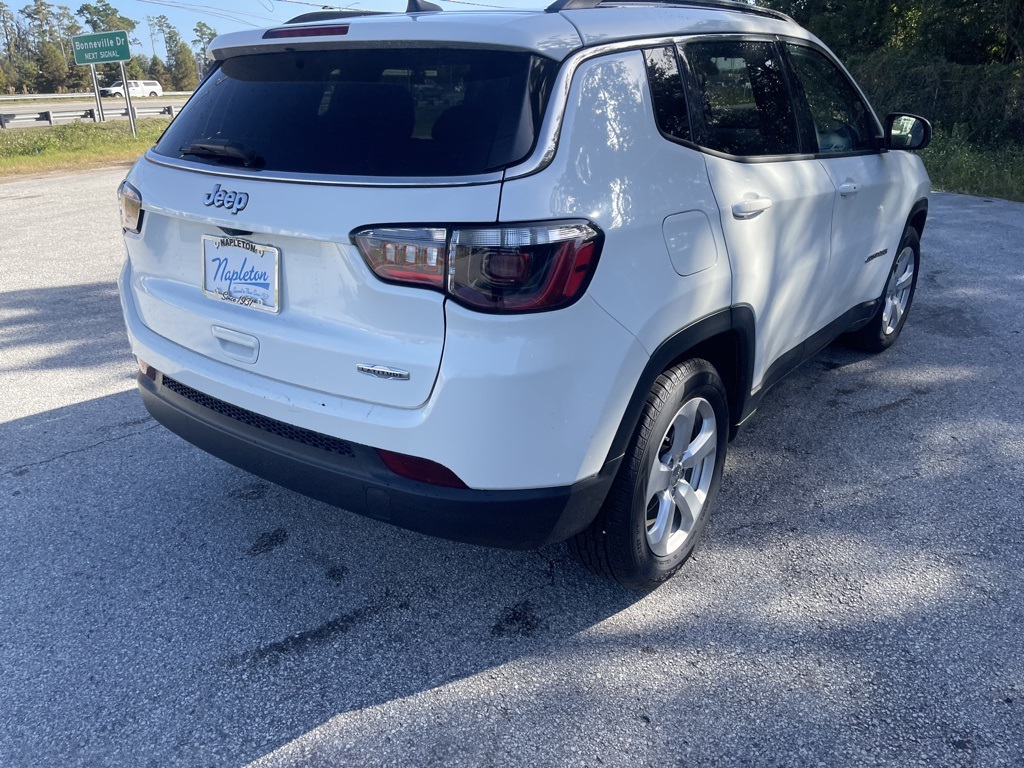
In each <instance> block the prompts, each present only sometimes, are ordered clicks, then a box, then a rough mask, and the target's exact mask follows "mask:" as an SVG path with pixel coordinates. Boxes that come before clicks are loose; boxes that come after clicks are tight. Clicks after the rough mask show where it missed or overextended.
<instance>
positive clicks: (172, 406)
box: [138, 372, 620, 549]
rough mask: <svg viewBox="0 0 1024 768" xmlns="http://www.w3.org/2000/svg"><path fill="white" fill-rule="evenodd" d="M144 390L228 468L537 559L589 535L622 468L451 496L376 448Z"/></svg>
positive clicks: (158, 409) (176, 393)
mask: <svg viewBox="0 0 1024 768" xmlns="http://www.w3.org/2000/svg"><path fill="white" fill-rule="evenodd" d="M154 373H155V372H154ZM138 381H139V390H140V392H141V393H142V400H143V402H144V403H145V405H146V408H147V409H148V410H149V412H150V413H151V414H152V415H153V417H154V418H155V419H156V420H157V421H159V422H160V423H161V424H163V425H164V426H165V427H167V428H168V429H170V430H171V431H172V432H174V433H175V434H177V435H179V436H181V437H183V438H184V439H186V440H188V441H189V442H190V443H192V444H193V445H196V446H198V447H199V448H202V449H203V450H204V451H207V452H208V453H211V454H213V455H214V456H217V457H218V458H221V459H223V460H224V461H227V462H229V463H231V464H234V465H235V466H237V467H240V468H241V469H244V470H246V471H248V472H252V473H253V474H255V475H259V476H260V477H263V478H266V479H267V480H270V481H272V482H274V483H277V484H278V485H282V486H284V487H285V488H290V489H292V490H294V491H298V492H299V493H302V494H305V495H307V496H310V497H312V498H315V499H319V500H321V501H325V502H327V503H329V504H333V505H335V506H338V507H342V508H344V509H347V510H349V511H350V512H355V513H357V514H361V515H365V516H368V517H373V518H376V519H378V520H383V521H386V522H389V523H392V524H394V525H397V526H400V527H402V528H408V529H410V530H413V531H419V532H421V533H426V534H429V535H432V536H440V537H442V538H446V539H452V540H455V541H464V542H468V543H472V544H483V545H487V546H493V547H503V548H507V549H534V548H536V547H540V546H543V545H545V544H551V543H554V542H556V541H561V540H564V539H567V538H569V537H570V536H572V535H574V534H576V533H578V532H580V531H582V530H583V529H584V528H586V527H587V525H589V524H590V522H591V521H592V520H593V519H594V517H595V516H596V514H597V511H598V509H599V508H600V506H601V504H602V502H603V501H604V498H605V496H606V495H607V493H608V489H609V487H610V486H611V482H612V480H613V479H614V477H615V472H616V470H617V469H618V465H619V461H620V459H616V460H614V461H611V462H609V463H608V464H606V465H605V466H604V468H603V469H602V470H601V472H600V473H599V474H597V475H595V476H594V477H591V478H587V479H585V480H581V481H579V482H578V483H575V484H573V485H570V486H561V487H556V488H539V489H528V490H515V491H481V490H473V489H459V488H445V487H442V486H436V485H431V484H428V483H421V482H417V481H415V480H409V479H407V478H404V477H400V476H399V475H396V474H394V473H393V472H391V470H389V469H388V468H387V467H386V466H385V465H384V463H383V461H381V459H380V457H379V456H378V454H377V451H376V450H374V449H373V448H370V447H368V446H364V445H359V444H357V443H352V442H349V441H345V440H340V439H338V438H334V437H331V436H329V435H322V434H320V433H317V432H312V431H310V430H307V429H303V428H301V427H294V426H292V425H289V424H286V423H284V422H280V421H276V420H274V419H269V418H267V417H265V416H262V415H260V414H257V413H253V412H252V411H248V410H245V409H243V408H239V407H238V406H234V405H231V404H230V403H225V402H224V401H222V400H217V399H216V398H213V397H210V396H209V395H206V394H204V393H201V392H199V391H198V390H194V389H192V388H191V387H187V386H185V385H183V384H181V383H179V382H177V381H174V380H172V379H170V378H168V377H164V376H161V375H159V374H156V375H153V376H152V377H150V376H145V375H140V376H139V379H138Z"/></svg>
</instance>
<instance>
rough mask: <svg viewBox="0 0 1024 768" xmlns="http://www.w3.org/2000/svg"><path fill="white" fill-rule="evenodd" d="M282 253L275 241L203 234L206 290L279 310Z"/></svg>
mask: <svg viewBox="0 0 1024 768" xmlns="http://www.w3.org/2000/svg"><path fill="white" fill-rule="evenodd" d="M280 255H281V251H280V250H279V249H278V248H275V247H274V246H271V245H261V244H259V243H253V242H250V241H249V240H244V239H242V238H238V237H215V236H211V235H203V293H205V294H206V295H207V296H210V297H212V298H214V299H219V300H221V301H229V302H231V303H233V304H238V305H239V306H243V307H250V308H252V309H261V310H263V311H265V312H277V311H278V310H279V309H280V307H279V305H278V274H279V263H280Z"/></svg>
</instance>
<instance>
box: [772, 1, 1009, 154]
mask: <svg viewBox="0 0 1024 768" xmlns="http://www.w3.org/2000/svg"><path fill="white" fill-rule="evenodd" d="M759 4H760V5H766V6H769V7H771V8H774V9H776V10H779V11H783V12H784V13H787V14H789V15H790V16H792V17H793V18H794V19H796V21H798V22H799V23H800V24H802V25H803V26H805V27H806V28H807V29H809V30H811V31H812V32H814V33H815V34H816V35H818V37H820V38H821V39H822V40H824V41H825V42H826V43H827V44H828V46H829V47H830V48H831V49H832V50H834V51H835V52H836V53H837V54H838V55H839V56H840V58H842V59H843V60H844V61H845V62H846V64H847V66H848V67H849V68H850V70H851V71H852V72H853V74H854V76H855V77H856V78H857V80H858V82H859V83H860V84H861V86H862V87H863V88H864V90H865V92H866V93H867V94H868V96H869V98H870V99H871V101H872V103H873V104H874V106H875V107H876V108H877V109H878V110H879V111H880V112H881V113H882V114H885V113H887V112H890V111H896V110H907V111H911V112H917V113H918V114H921V115H924V116H925V117H927V118H929V119H930V120H932V121H933V123H934V124H935V126H936V128H937V129H939V130H940V131H941V132H943V133H944V134H946V135H955V136H957V137H959V138H960V139H962V140H964V141H966V142H968V143H970V144H972V145H978V146H987V147H993V148H998V147H1005V146H1007V145H1015V146H1024V0H977V1H976V2H970V0H968V1H967V2H964V1H963V0H928V1H927V2H925V1H924V0H759Z"/></svg>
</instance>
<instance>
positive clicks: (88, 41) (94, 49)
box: [71, 30, 136, 136]
mask: <svg viewBox="0 0 1024 768" xmlns="http://www.w3.org/2000/svg"><path fill="white" fill-rule="evenodd" d="M71 47H72V49H73V50H74V52H75V64H78V65H79V66H85V65H86V64H88V65H89V67H90V68H91V69H92V87H93V92H94V94H95V95H96V106H97V108H98V110H99V112H98V114H99V116H100V120H101V121H102V120H103V119H104V118H105V116H104V114H103V104H102V102H101V101H100V88H99V81H98V80H97V79H96V65H97V64H115V63H118V64H120V65H121V82H122V83H123V84H124V100H125V104H127V106H128V121H129V122H130V123H131V126H132V136H135V135H136V132H135V110H134V109H133V108H132V95H131V89H130V88H129V87H128V79H127V78H126V77H125V71H124V62H126V61H130V60H131V58H132V54H131V51H130V50H129V47H128V33H127V32H125V31H124V30H114V31H112V32H93V33H91V34H87V35H75V36H74V37H72V38H71Z"/></svg>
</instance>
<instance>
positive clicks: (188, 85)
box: [167, 31, 199, 91]
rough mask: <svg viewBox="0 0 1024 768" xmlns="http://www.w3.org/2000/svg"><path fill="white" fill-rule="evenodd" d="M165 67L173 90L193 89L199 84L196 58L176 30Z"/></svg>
mask: <svg viewBox="0 0 1024 768" xmlns="http://www.w3.org/2000/svg"><path fill="white" fill-rule="evenodd" d="M167 68H168V69H169V70H170V73H171V85H173V86H174V90H176V91H194V90H195V88H196V86H197V85H199V77H198V75H197V74H196V60H195V57H194V55H193V53H192V49H191V48H189V47H188V44H187V43H186V42H185V41H184V40H182V39H181V38H180V37H179V36H178V33H177V32H176V31H175V32H174V36H173V38H172V39H171V48H170V53H169V54H168V62H167Z"/></svg>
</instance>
